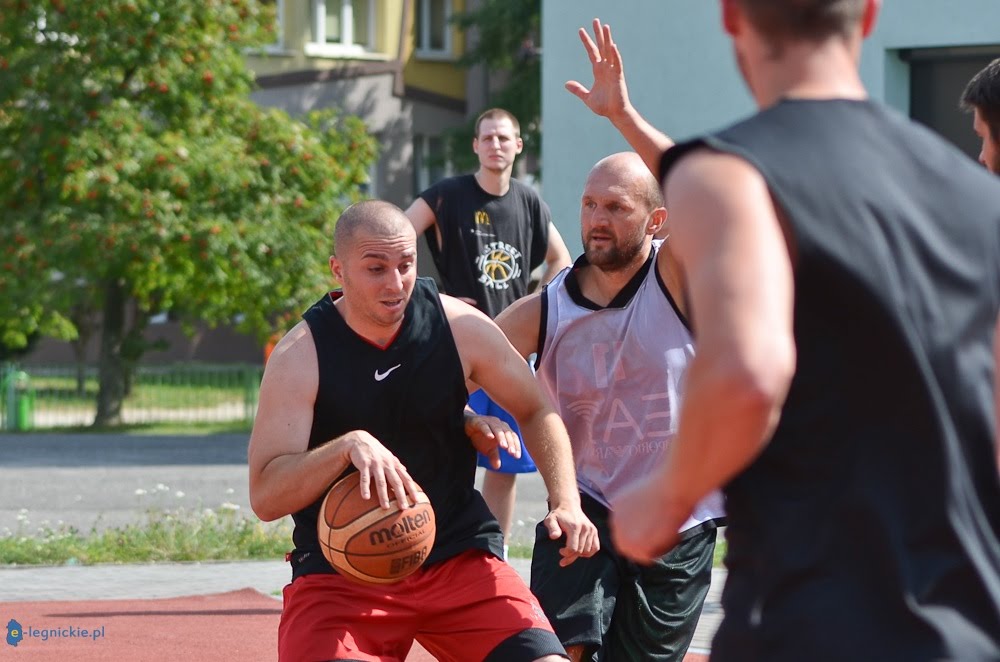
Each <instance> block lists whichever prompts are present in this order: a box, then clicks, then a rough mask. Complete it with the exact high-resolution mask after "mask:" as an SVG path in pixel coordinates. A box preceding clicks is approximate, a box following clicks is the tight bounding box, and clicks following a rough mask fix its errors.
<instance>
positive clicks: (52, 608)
mask: <svg viewBox="0 0 1000 662" xmlns="http://www.w3.org/2000/svg"><path fill="white" fill-rule="evenodd" d="M280 616H281V603H280V602H279V601H278V600H275V599H274V598H271V597H269V596H266V595H264V594H262V593H259V592H258V591H255V590H253V589H243V590H239V591H231V592H229V593H216V594H213V595H199V596H191V597H183V598H164V599H159V600H85V601H75V602H8V603H5V604H3V605H0V636H5V635H7V634H8V632H7V630H6V629H4V628H6V627H7V625H8V622H9V621H10V620H14V621H16V622H17V623H18V624H19V625H20V626H21V627H22V629H23V638H22V639H21V640H20V642H18V645H17V646H16V647H15V646H11V645H9V644H8V643H6V642H4V643H0V659H2V660H30V661H31V662H65V661H66V660H73V661H74V662H110V661H111V660H123V661H128V662H165V661H168V660H169V661H173V660H191V661H194V662H200V661H202V660H206V661H207V660H212V661H226V660H233V661H234V662H235V661H239V662H258V661H259V662H264V661H267V662H273V661H274V660H276V659H277V645H278V619H279V618H280ZM83 630H87V632H88V637H87V638H83V637H82V636H81V635H82V631H83ZM95 630H96V631H98V632H100V633H101V634H100V635H98V636H97V638H96V639H95V638H93V635H92V634H90V633H91V632H93V631H95ZM42 631H48V632H53V631H56V632H59V633H60V634H61V635H62V636H49V638H48V639H47V640H44V641H43V640H42ZM71 635H72V636H71ZM706 660H707V658H706V657H705V656H703V655H694V654H689V655H688V656H687V658H685V662H705V661H706ZM406 662H434V658H433V657H432V656H431V655H430V654H428V653H427V652H426V651H424V650H423V649H422V648H420V647H419V646H418V645H415V646H414V650H413V651H412V652H411V653H410V655H409V657H407V659H406Z"/></svg>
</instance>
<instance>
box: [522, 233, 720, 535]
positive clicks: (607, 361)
mask: <svg viewBox="0 0 1000 662" xmlns="http://www.w3.org/2000/svg"><path fill="white" fill-rule="evenodd" d="M658 248H659V242H656V244H654V249H653V253H652V255H651V256H650V258H649V260H647V262H646V264H645V265H644V266H643V268H642V269H641V270H640V272H639V273H638V274H636V276H635V278H633V280H632V282H631V283H629V285H627V286H626V287H625V288H624V289H623V291H622V293H620V294H619V296H617V297H616V298H615V300H614V301H612V302H611V303H610V304H609V305H608V306H607V307H605V308H601V307H600V306H597V305H596V304H594V303H593V302H591V301H589V300H587V299H585V298H584V297H583V295H582V294H581V293H580V290H579V286H578V285H577V284H576V276H575V272H576V269H577V268H578V267H579V266H581V263H582V264H584V265H585V264H586V261H585V258H580V260H578V261H577V264H576V265H574V266H573V267H569V268H567V269H564V270H563V271H562V272H561V273H560V274H559V275H557V276H556V277H555V278H554V279H553V280H552V281H551V282H550V283H549V284H548V285H547V287H546V289H545V291H544V293H543V295H542V296H543V304H542V306H543V315H542V323H543V324H544V334H545V336H544V341H543V343H542V344H541V354H540V357H539V358H538V363H537V374H538V378H539V380H540V381H541V383H542V385H543V386H544V387H545V389H546V390H547V391H548V394H549V396H550V397H551V398H552V401H553V402H554V403H556V406H557V407H558V409H559V413H560V415H561V416H562V419H563V421H565V423H566V427H567V429H568V430H569V436H570V440H571V442H572V445H573V457H574V460H575V463H576V472H577V481H578V483H579V486H580V490H581V491H582V492H584V493H586V494H589V495H590V496H592V497H593V498H595V499H597V500H598V501H599V502H601V503H602V504H604V505H605V506H607V507H608V508H609V509H612V508H613V504H614V502H615V499H616V498H617V497H618V495H619V494H620V493H621V492H622V490H623V489H624V488H626V487H628V486H629V485H630V484H634V483H635V482H636V481H637V480H639V479H641V478H643V477H644V476H646V475H647V474H649V473H650V472H651V471H652V470H653V469H654V468H656V467H657V466H658V465H659V463H660V462H662V461H663V455H664V451H665V450H666V449H667V447H668V445H669V444H670V442H671V440H672V439H673V438H674V435H675V434H676V432H677V419H678V413H679V411H680V404H681V396H682V393H683V380H684V373H685V371H686V370H687V366H688V363H689V362H690V361H691V358H692V357H693V356H694V345H693V341H692V337H691V333H690V332H689V331H688V328H687V327H686V326H685V324H684V322H683V321H682V319H681V317H680V316H679V314H678V312H677V310H676V309H675V307H674V305H673V302H672V300H671V299H670V295H669V293H668V291H667V289H666V286H665V285H664V284H663V282H662V281H661V279H660V277H659V272H658V270H657V269H656V251H657V250H658ZM632 291H634V294H632ZM630 294H631V296H629V295H630ZM619 299H621V301H619ZM723 517H724V508H723V497H722V495H721V494H720V493H718V492H713V493H712V494H710V495H709V496H708V497H706V498H705V499H704V500H703V501H702V502H701V503H700V504H698V506H697V507H696V508H695V510H694V512H693V513H692V515H691V518H690V519H689V520H688V521H687V522H685V523H684V525H683V526H682V527H681V529H680V530H681V531H685V530H687V529H690V528H692V527H695V526H698V525H699V524H702V523H704V522H707V521H709V520H719V519H722V518H723Z"/></svg>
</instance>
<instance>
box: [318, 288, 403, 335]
mask: <svg viewBox="0 0 1000 662" xmlns="http://www.w3.org/2000/svg"><path fill="white" fill-rule="evenodd" d="M334 305H335V306H336V307H337V311H338V312H339V313H340V316H341V317H343V318H344V323H345V324H347V326H348V327H350V329H351V331H353V332H354V333H356V334H358V336H360V337H361V338H362V339H363V340H364V341H365V342H367V343H369V344H372V345H375V346H376V347H378V348H380V349H385V348H387V347H388V346H389V345H391V344H392V341H393V340H395V339H396V336H398V335H399V330H400V329H401V328H402V327H403V320H399V321H398V322H396V323H394V324H392V325H385V324H379V323H377V322H375V321H374V320H371V319H369V318H367V317H365V316H364V315H361V314H359V313H358V312H357V311H355V310H354V309H353V308H351V305H350V303H348V301H347V295H346V294H345V295H343V296H341V297H340V298H339V299H337V300H336V301H335V302H334Z"/></svg>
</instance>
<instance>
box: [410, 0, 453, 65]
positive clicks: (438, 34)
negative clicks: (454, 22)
mask: <svg viewBox="0 0 1000 662" xmlns="http://www.w3.org/2000/svg"><path fill="white" fill-rule="evenodd" d="M416 19H417V20H416V24H417V32H416V40H417V43H416V47H417V55H418V56H420V57H424V58H428V57H429V58H450V57H451V0H417V16H416Z"/></svg>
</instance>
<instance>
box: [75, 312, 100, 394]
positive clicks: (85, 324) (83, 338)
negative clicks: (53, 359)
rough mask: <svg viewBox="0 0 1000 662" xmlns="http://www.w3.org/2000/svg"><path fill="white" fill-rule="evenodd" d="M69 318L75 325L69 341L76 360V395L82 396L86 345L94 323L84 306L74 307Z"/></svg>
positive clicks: (85, 386) (84, 384)
mask: <svg viewBox="0 0 1000 662" xmlns="http://www.w3.org/2000/svg"><path fill="white" fill-rule="evenodd" d="M70 319H71V321H72V322H73V325H74V326H76V340H74V341H72V342H71V343H70V345H71V346H72V347H73V359H74V360H75V362H76V395H77V397H80V398H82V397H83V396H85V395H86V394H87V345H89V344H90V338H91V336H93V334H94V325H93V324H92V320H91V319H90V316H89V315H88V314H87V309H86V307H85V306H78V307H76V308H75V309H74V311H73V315H72V317H71V318H70Z"/></svg>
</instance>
